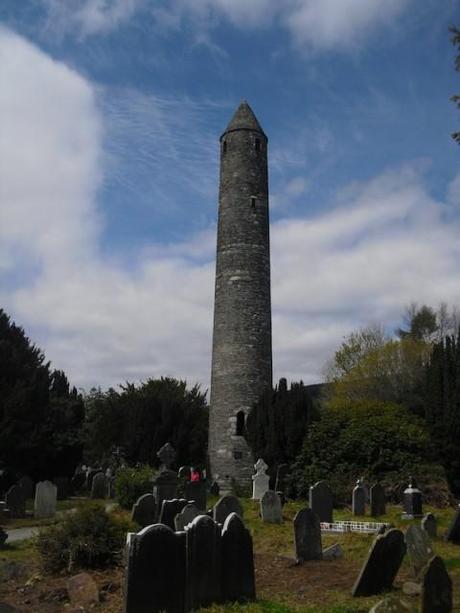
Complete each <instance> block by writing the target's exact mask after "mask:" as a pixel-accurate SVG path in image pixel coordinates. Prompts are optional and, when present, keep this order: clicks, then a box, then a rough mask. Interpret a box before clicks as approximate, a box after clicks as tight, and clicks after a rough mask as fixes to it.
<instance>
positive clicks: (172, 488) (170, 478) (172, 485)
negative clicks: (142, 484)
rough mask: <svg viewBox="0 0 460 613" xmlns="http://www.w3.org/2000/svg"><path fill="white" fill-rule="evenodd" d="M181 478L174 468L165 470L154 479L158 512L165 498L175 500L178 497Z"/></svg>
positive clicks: (154, 493)
mask: <svg viewBox="0 0 460 613" xmlns="http://www.w3.org/2000/svg"><path fill="white" fill-rule="evenodd" d="M178 484H179V480H178V478H177V475H176V473H175V472H174V471H173V470H163V471H162V472H160V474H159V475H158V476H157V477H156V478H155V479H154V481H153V495H154V496H155V503H156V506H157V513H160V511H161V505H162V504H163V500H173V499H174V498H176V497H177V486H178Z"/></svg>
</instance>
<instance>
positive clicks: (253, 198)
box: [251, 196, 256, 209]
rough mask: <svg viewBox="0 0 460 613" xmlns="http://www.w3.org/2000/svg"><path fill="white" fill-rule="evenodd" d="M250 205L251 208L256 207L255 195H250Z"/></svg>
mask: <svg viewBox="0 0 460 613" xmlns="http://www.w3.org/2000/svg"><path fill="white" fill-rule="evenodd" d="M251 206H252V208H253V209H255V208H256V197H255V196H251Z"/></svg>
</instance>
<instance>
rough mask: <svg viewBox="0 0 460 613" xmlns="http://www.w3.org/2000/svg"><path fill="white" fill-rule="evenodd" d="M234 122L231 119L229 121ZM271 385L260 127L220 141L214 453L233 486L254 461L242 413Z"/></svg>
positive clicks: (217, 471)
mask: <svg viewBox="0 0 460 613" xmlns="http://www.w3.org/2000/svg"><path fill="white" fill-rule="evenodd" d="M230 125H231V124H230ZM271 385H272V343H271V299H270V248H269V215H268V175H267V139H266V137H265V135H264V134H263V132H261V131H258V130H254V129H237V130H234V131H227V132H226V133H224V135H223V136H222V138H221V171H220V191H219V219H218V238H217V263H216V291H215V305H214V334H213V358H212V375H211V399H210V405H211V410H210V438H209V454H210V461H211V470H212V473H213V475H214V476H216V475H218V476H219V481H220V482H221V484H222V485H223V486H224V487H226V486H228V484H229V483H230V481H231V479H232V478H234V479H235V480H236V481H237V482H239V483H240V484H248V483H250V481H251V475H252V472H253V458H252V457H251V453H250V450H249V447H248V445H247V443H246V441H245V440H244V437H243V436H237V435H236V420H237V418H236V416H237V413H238V412H239V411H244V414H245V417H247V415H248V413H249V411H250V409H251V407H252V405H253V403H254V402H256V401H257V400H258V399H259V397H260V395H261V393H262V392H263V391H264V390H265V389H267V388H271Z"/></svg>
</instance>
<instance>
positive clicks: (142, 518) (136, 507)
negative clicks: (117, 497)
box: [131, 494, 156, 528]
mask: <svg viewBox="0 0 460 613" xmlns="http://www.w3.org/2000/svg"><path fill="white" fill-rule="evenodd" d="M155 511H156V505H155V498H154V497H153V494H144V495H143V496H141V497H140V498H138V499H137V501H136V502H135V503H134V504H133V508H132V510H131V520H132V521H135V522H136V523H137V524H139V526H141V527H142V528H145V527H146V526H151V525H152V524H154V523H155V518H156V513H155Z"/></svg>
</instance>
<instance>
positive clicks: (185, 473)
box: [177, 466, 192, 481]
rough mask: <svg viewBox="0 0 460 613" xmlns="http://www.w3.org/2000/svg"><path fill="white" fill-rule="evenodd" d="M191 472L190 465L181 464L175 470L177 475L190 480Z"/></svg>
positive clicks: (184, 479)
mask: <svg viewBox="0 0 460 613" xmlns="http://www.w3.org/2000/svg"><path fill="white" fill-rule="evenodd" d="M191 472H192V471H191V468H190V466H181V467H180V468H179V470H178V471H177V476H178V478H179V479H181V480H183V481H190V475H191Z"/></svg>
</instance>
